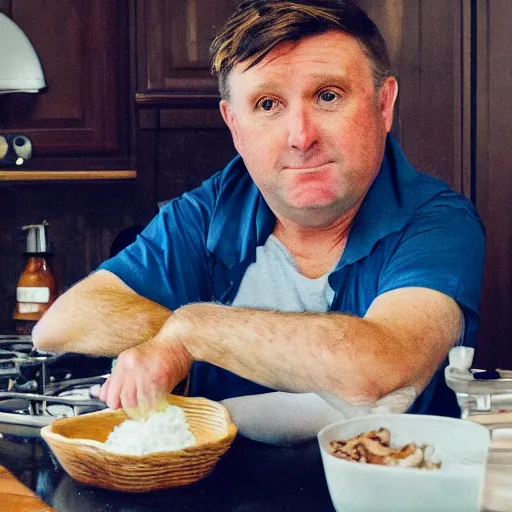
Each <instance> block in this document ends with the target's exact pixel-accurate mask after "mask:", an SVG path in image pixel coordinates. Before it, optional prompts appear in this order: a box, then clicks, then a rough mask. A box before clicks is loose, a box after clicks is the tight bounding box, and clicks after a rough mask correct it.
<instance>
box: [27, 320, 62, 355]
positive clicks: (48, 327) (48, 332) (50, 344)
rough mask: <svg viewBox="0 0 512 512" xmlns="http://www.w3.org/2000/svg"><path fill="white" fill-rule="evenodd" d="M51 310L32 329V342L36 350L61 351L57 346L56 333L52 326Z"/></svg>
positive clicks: (53, 323)
mask: <svg viewBox="0 0 512 512" xmlns="http://www.w3.org/2000/svg"><path fill="white" fill-rule="evenodd" d="M52 316H53V315H52V314H51V312H50V311H49V312H47V313H46V314H45V315H43V317H42V318H41V320H39V322H37V324H36V325H35V326H34V328H33V329H32V343H33V344H34V347H35V348H36V349H38V350H41V351H44V352H63V350H62V347H59V343H58V335H57V332H56V329H55V328H54V325H56V324H55V322H53V321H52Z"/></svg>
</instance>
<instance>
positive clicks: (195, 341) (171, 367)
mask: <svg viewBox="0 0 512 512" xmlns="http://www.w3.org/2000/svg"><path fill="white" fill-rule="evenodd" d="M462 323H463V315H462V312H461V310H460V308H459V306H458V305H457V303H456V302H455V301H454V300H453V299H451V298H450V297H448V296H446V295H444V294H442V293H440V292H437V291H435V290H430V289H426V288H404V289H398V290H394V291H390V292H387V293H385V294H383V295H381V296H379V297H377V298H376V299H375V300H374V302H373V304H372V306H371V307H370V309H369V310H368V312H367V315H366V316H365V318H359V317H354V316H350V315H345V314H342V313H279V312H274V311H261V310H251V309H241V308H233V307H229V306H220V305H215V304H191V305H187V306H184V307H182V308H180V309H178V310H176V311H175V312H174V314H173V315H172V316H171V317H169V319H168V320H167V322H166V323H165V324H164V326H163V327H162V329H161V331H160V332H159V333H158V334H157V335H156V336H155V338H153V339H152V340H150V341H149V342H147V343H144V344H142V345H140V346H138V347H134V348H132V349H130V350H128V351H126V352H123V353H122V354H121V355H120V357H119V360H118V363H117V366H116V370H115V372H114V374H113V376H112V378H111V382H110V383H109V386H108V387H107V388H106V389H104V390H103V393H102V395H101V397H102V399H104V400H105V401H106V402H107V404H108V405H109V406H110V407H112V408H117V407H119V406H120V405H123V406H127V407H133V406H135V405H136V403H137V396H148V395H149V393H150V390H154V389H159V391H160V393H162V394H164V393H168V392H169V390H170V389H172V387H173V386H174V385H175V384H176V383H178V382H179V380H180V379H181V378H183V375H184V372H186V368H187V367H188V365H190V364H191V362H192V361H193V360H200V361H207V362H209V363H212V364H215V365H217V366H220V367H222V368H225V369H227V370H230V371H232V372H234V373H236V374H238V375H241V376H242V377H245V378H247V379H250V380H253V381H255V382H258V383H260V384H263V385H265V386H268V387H271V388H274V389H279V390H282V391H292V392H314V393H317V394H320V395H321V396H323V397H325V398H326V399H328V398H332V400H329V401H330V402H331V403H333V404H334V405H335V401H336V397H340V398H342V399H343V400H345V401H347V402H348V403H350V404H368V403H374V402H376V401H377V400H379V399H381V398H382V397H384V396H385V395H388V394H389V393H391V392H393V391H395V390H397V389H400V388H404V387H410V386H413V387H414V388H415V389H416V392H417V393H418V394H419V393H420V392H421V391H422V390H423V389H424V387H425V386H426V385H427V384H428V382H429V381H430V379H431V378H432V375H433V374H434V372H435V371H436V370H437V368H438V367H439V366H440V364H441V363H442V361H443V360H444V359H445V358H446V356H447V354H448V352H449V350H450V348H451V347H452V346H453V345H454V344H455V343H456V341H457V340H458V339H459V337H460V333H461V330H462ZM156 368H158V370H159V372H158V374H156V373H155V369H156Z"/></svg>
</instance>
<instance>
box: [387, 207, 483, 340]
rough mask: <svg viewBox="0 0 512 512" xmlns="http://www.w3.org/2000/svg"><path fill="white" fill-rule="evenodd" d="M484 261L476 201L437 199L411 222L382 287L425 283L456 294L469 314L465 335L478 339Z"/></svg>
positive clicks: (413, 285)
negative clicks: (475, 206) (475, 208)
mask: <svg viewBox="0 0 512 512" xmlns="http://www.w3.org/2000/svg"><path fill="white" fill-rule="evenodd" d="M484 261H485V233H484V228H483V226H482V223H481V222H480V219H479V217H478V215H477V213H476V211H475V210H474V209H473V207H472V205H471V204H470V203H469V202H467V200H466V199H465V198H464V199H463V198H459V199H458V200H457V201H456V202H455V204H451V203H450V201H446V200H444V199H439V198H438V199H434V200H432V201H431V202H430V203H429V204H427V205H424V206H423V207H422V208H420V209H419V210H418V211H417V212H416V213H415V215H414V216H413V217H412V219H411V221H410V222H409V223H408V225H407V226H406V228H405V230H404V233H403V236H402V237H401V239H400V241H399V243H398V244H397V245H396V247H395V249H394V251H393V253H392V255H391V257H390V258H389V260H388V262H387V265H386V266H385V268H384V270H383V272H382V273H381V275H380V277H379V287H378V293H379V295H380V294H383V293H385V292H388V291H390V290H394V289H397V288H404V287H425V288H431V289H434V290H437V291H439V292H441V293H444V294H446V295H448V296H449V297H451V298H453V299H454V300H455V301H456V302H457V303H458V304H459V306H460V307H461V309H462V311H463V314H464V319H465V333H464V339H463V340H462V341H463V342H464V343H465V344H468V345H470V346H473V345H474V344H475V342H476V334H477V330H478V323H479V314H478V304H479V300H480V293H481V287H482V278H483V269H484Z"/></svg>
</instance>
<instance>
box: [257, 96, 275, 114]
mask: <svg viewBox="0 0 512 512" xmlns="http://www.w3.org/2000/svg"><path fill="white" fill-rule="evenodd" d="M276 106H277V101H276V100H273V99H272V98H264V99H262V100H260V101H259V102H258V107H259V108H261V110H264V111H265V112H270V111H271V110H273V109H274V108H275V107H276Z"/></svg>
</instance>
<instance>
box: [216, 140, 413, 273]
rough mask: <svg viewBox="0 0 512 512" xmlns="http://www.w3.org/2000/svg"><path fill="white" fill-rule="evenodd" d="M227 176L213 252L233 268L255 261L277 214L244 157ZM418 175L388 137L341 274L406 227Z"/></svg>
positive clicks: (229, 168) (224, 174) (224, 176)
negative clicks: (346, 266)
mask: <svg viewBox="0 0 512 512" xmlns="http://www.w3.org/2000/svg"><path fill="white" fill-rule="evenodd" d="M221 174H222V176H221V183H220V187H219V188H220V194H219V197H218V201H217V204H216V207H215V210H214V212H213V216H212V221H211V225H210V231H209V234H208V240H207V248H208V250H209V251H210V252H211V253H213V254H214V255H215V256H216V257H217V258H218V259H219V260H220V261H221V262H222V263H223V264H224V265H226V266H227V267H228V268H233V267H235V266H237V265H238V264H240V263H242V262H244V263H245V264H249V263H252V262H254V261H255V259H256V247H257V246H259V245H263V244H264V243H265V242H266V240H267V238H268V237H269V235H270V234H271V233H272V231H273V230H274V226H275V216H274V214H273V213H272V211H271V210H270V208H269V207H268V205H267V203H266V202H265V200H264V199H263V196H262V195H261V193H260V191H259V190H258V188H257V187H256V185H255V184H254V182H253V181H252V179H251V177H250V176H249V173H248V172H247V169H246V168H245V165H244V164H243V161H242V159H241V157H240V156H237V157H236V158H234V159H233V160H232V161H231V162H230V163H229V164H228V165H227V166H226V168H225V169H224V171H223V172H222V173H221ZM417 176H418V172H417V171H416V170H415V169H414V168H413V167H412V166H411V165H410V164H409V162H408V161H407V160H406V158H405V155H404V154H403V152H402V150H401V149H400V147H399V145H398V144H397V142H396V141H395V140H394V139H393V137H391V136H388V139H387V142H386V150H385V155H384V159H383V162H382V165H381V168H380V170H379V173H378V174H377V177H376V178H375V180H374V182H373V183H372V185H371V187H370V189H369V191H368V193H367V194H366V197H365V199H364V200H363V203H362V205H361V208H360V210H359V212H358V213H357V215H356V217H355V220H354V225H353V227H352V229H351V232H350V235H349V239H348V242H347V246H346V248H345V251H344V253H343V257H342V258H341V260H340V262H339V263H338V265H337V267H336V269H335V271H336V270H339V269H341V268H342V267H344V266H345V265H349V264H351V263H354V262H355V261H357V260H359V259H362V258H364V257H366V256H367V255H368V254H369V253H370V252H371V250H372V248H373V246H374V245H375V244H376V243H377V242H378V241H379V240H380V239H382V238H384V237H386V236H387V235H389V234H391V233H394V232H396V231H399V230H401V229H402V228H403V227H404V226H405V224H406V223H407V222H408V220H409V218H410V216H411V215H412V212H413V211H414V208H415V206H414V204H412V203H411V200H410V197H411V196H410V194H408V193H407V191H408V189H410V188H411V187H412V186H413V184H414V182H415V181H416V179H417Z"/></svg>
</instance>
